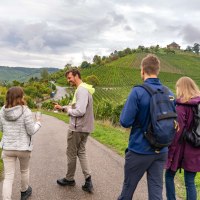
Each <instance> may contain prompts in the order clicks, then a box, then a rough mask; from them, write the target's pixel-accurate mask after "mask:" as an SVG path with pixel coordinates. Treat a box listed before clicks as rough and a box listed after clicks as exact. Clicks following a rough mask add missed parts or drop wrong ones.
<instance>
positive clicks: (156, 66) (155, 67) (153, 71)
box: [141, 54, 160, 75]
mask: <svg viewBox="0 0 200 200" xmlns="http://www.w3.org/2000/svg"><path fill="white" fill-rule="evenodd" d="M141 67H142V68H143V70H144V72H145V73H147V74H148V75H158V74H159V70H160V60H159V59H158V58H157V56H155V55H153V54H149V55H147V56H146V57H145V58H143V59H142V62H141Z"/></svg>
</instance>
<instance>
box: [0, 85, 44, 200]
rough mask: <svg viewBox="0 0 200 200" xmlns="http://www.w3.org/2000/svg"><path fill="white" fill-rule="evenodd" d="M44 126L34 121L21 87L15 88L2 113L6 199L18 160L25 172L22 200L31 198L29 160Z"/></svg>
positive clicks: (4, 197) (23, 172)
mask: <svg viewBox="0 0 200 200" xmlns="http://www.w3.org/2000/svg"><path fill="white" fill-rule="evenodd" d="M40 127H41V123H40V122H39V121H37V122H34V120H33V117H32V112H31V110H30V109H29V108H28V107H27V106H26V105H25V101H24V92H23V90H22V88H21V87H11V88H10V89H9V90H8V92H7V94H6V104H5V105H4V106H3V107H2V109H1V111H0V131H2V132H3V138H2V140H1V148H2V159H3V163H4V174H5V178H4V182H3V189H2V196H3V200H11V196H12V185H13V181H14V174H15V164H16V160H17V158H18V159H19V162H20V171H21V200H25V199H27V198H28V197H29V196H30V195H31V193H32V188H31V187H30V186H29V161H30V155H31V151H32V148H33V145H32V140H31V137H32V135H34V134H35V133H36V132H37V131H38V130H39V128H40Z"/></svg>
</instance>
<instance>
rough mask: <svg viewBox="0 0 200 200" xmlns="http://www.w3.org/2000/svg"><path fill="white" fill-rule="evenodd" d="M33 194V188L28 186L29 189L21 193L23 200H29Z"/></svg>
mask: <svg viewBox="0 0 200 200" xmlns="http://www.w3.org/2000/svg"><path fill="white" fill-rule="evenodd" d="M31 194H32V188H31V187H30V186H28V189H27V190H26V191H25V192H21V200H26V199H28V197H29V196H31Z"/></svg>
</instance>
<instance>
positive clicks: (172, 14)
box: [0, 0, 200, 67]
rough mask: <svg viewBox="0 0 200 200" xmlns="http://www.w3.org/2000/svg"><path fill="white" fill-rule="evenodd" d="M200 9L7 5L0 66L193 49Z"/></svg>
mask: <svg viewBox="0 0 200 200" xmlns="http://www.w3.org/2000/svg"><path fill="white" fill-rule="evenodd" d="M199 9H200V1H198V0H191V1H190V2H188V1H187V0H170V1H162V2H161V1H158V0H149V1H148V2H147V1H146V0H140V1H131V0H101V1H97V0H51V1H49V0H40V1H39V0H34V1H33V0H30V1H26V0H18V1H11V0H2V1H1V7H0V12H1V16H0V44H1V45H0V49H1V52H2V53H1V56H0V58H1V63H0V64H1V65H12V66H21V65H25V66H32V67H33V66H38V65H40V66H44V67H48V66H55V65H56V66H59V67H63V66H64V65H65V64H66V63H68V62H69V63H72V64H77V65H78V64H80V63H81V62H82V61H83V60H84V59H85V60H88V61H89V60H91V59H92V57H93V56H94V55H95V54H99V55H108V54H110V53H111V51H114V50H115V49H117V50H121V49H123V48H126V47H130V48H136V47H137V46H139V45H144V46H150V45H156V44H159V45H160V46H166V45H167V44H169V43H171V42H173V41H175V42H177V43H179V44H180V45H193V43H194V42H200V38H199V35H200V34H199V33H200V30H199V28H198V24H199V21H200V12H199ZM191 43H192V44H191Z"/></svg>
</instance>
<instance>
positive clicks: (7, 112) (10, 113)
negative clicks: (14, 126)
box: [2, 105, 25, 121]
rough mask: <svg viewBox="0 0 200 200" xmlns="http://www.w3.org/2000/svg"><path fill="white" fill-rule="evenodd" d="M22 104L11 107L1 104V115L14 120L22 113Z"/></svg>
mask: <svg viewBox="0 0 200 200" xmlns="http://www.w3.org/2000/svg"><path fill="white" fill-rule="evenodd" d="M24 110H25V108H24V106H20V105H19V106H14V107H12V108H5V106H3V108H2V113H3V117H4V118H5V119H6V120H8V121H16V120H17V119H18V118H19V117H21V115H22V114H23V113H24Z"/></svg>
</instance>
